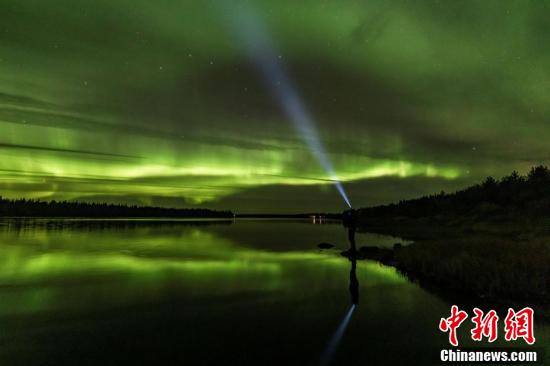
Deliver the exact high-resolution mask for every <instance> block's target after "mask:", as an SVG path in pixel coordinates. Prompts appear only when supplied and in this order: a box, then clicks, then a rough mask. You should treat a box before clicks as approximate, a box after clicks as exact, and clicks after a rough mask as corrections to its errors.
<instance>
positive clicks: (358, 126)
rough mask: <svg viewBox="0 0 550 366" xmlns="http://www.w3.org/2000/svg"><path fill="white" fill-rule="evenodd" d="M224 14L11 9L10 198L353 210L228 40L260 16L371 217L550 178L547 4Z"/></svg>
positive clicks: (3, 172) (4, 114) (5, 50)
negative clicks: (408, 202)
mask: <svg viewBox="0 0 550 366" xmlns="http://www.w3.org/2000/svg"><path fill="white" fill-rule="evenodd" d="M218 5H219V4H218V3H217V2H216V1H214V0H212V1H198V0H197V1H171V0H162V1H156V2H150V1H143V0H131V1H130V0H118V1H105V0H95V1H91V0H89V1H80V0H78V1H77V0H72V1H67V0H54V1H48V2H45V1H38V0H26V1H12V0H1V3H0V13H1V14H2V22H1V24H0V195H2V196H4V197H9V198H15V197H29V198H41V199H58V200H60V199H78V200H85V201H109V202H124V203H139V204H154V205H165V206H173V207H187V206H201V207H208V208H227V209H233V210H235V211H236V212H258V211H263V212H266V211H270V212H299V211H312V210H327V211H331V210H340V209H343V208H344V205H343V202H342V201H341V199H340V197H339V196H338V194H337V193H336V191H335V190H334V188H333V187H332V183H331V182H330V180H328V179H327V178H328V175H327V173H326V172H324V171H323V170H322V168H321V167H320V165H319V163H318V162H317V160H316V159H315V158H314V157H313V155H312V154H311V152H310V151H309V149H308V148H307V146H306V145H305V144H304V142H303V141H302V140H301V138H300V137H299V136H298V135H297V133H296V131H295V130H294V129H293V127H292V125H291V123H290V122H289V121H288V120H286V118H285V115H284V113H283V112H282V111H281V110H280V108H279V107H278V106H277V103H276V102H275V101H274V100H273V99H272V97H271V94H270V92H269V90H267V88H266V87H265V85H264V84H263V83H262V81H261V80H260V77H259V76H258V74H257V73H256V71H255V69H254V67H253V66H252V65H251V63H250V60H248V59H247V56H246V55H245V54H244V52H243V51H242V48H241V47H240V45H239V44H238V43H239V42H238V40H237V39H235V37H233V36H232V34H231V32H229V31H228V29H227V24H226V22H225V20H224V19H226V16H225V15H230V16H231V15H232V14H225V15H224V14H220V12H221V9H222V8H223V9H224V11H227V9H231V10H232V11H234V12H235V14H240V13H241V12H242V10H243V6H254V8H255V9H256V11H257V13H258V14H259V16H260V17H261V20H262V21H263V22H265V25H266V27H267V28H268V29H269V30H270V32H271V35H272V37H273V39H274V42H275V43H276V44H277V47H278V49H279V50H280V55H279V60H280V62H282V63H284V65H285V67H286V68H287V69H288V70H289V72H290V74H291V77H292V79H293V81H294V83H295V84H296V85H297V86H298V88H299V93H300V95H301V96H302V97H303V100H304V102H305V103H306V104H307V106H308V108H309V110H310V111H311V112H312V114H313V116H314V118H315V120H316V123H317V126H318V128H319V132H320V134H321V137H322V140H323V143H324V144H325V146H326V148H327V150H328V151H329V153H330V158H331V160H332V161H333V163H334V166H335V168H336V171H337V175H338V176H339V178H340V179H341V180H342V181H343V182H344V185H345V187H346V190H347V191H348V194H349V196H350V199H351V201H352V203H353V204H354V205H355V206H369V205H375V204H380V203H386V202H391V201H395V200H399V199H404V198H410V197H415V196H418V195H421V194H427V193H433V192H438V191H440V190H454V189H458V188H460V187H464V186H466V185H468V184H471V183H474V182H477V181H479V180H480V179H482V178H483V177H485V176H487V175H496V176H500V175H503V174H506V173H509V172H510V171H512V170H514V169H515V170H518V171H520V172H525V170H526V169H527V168H528V167H530V166H532V165H534V164H541V163H542V164H548V163H549V162H550V146H549V145H548V143H547V141H548V139H549V138H550V125H549V124H548V122H549V117H550V104H549V103H548V100H549V97H550V94H549V90H550V69H549V68H548V65H550V49H549V48H548V47H547V45H546V44H547V40H548V39H550V18H549V17H548V14H550V12H549V11H550V3H549V2H545V1H527V0H526V1H460V2H454V1H435V0H434V1H414V2H412V1H391V2H390V1H359V0H354V1H352V0H341V1H321V0H316V1H309V0H307V1H306V0H304V1H299V2H297V1H291V0H278V1H275V0H269V1H268V0H265V1H263V0H262V1H260V0H258V1H248V2H244V1H233V5H232V6H231V7H220V6H218Z"/></svg>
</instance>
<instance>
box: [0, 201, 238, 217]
mask: <svg viewBox="0 0 550 366" xmlns="http://www.w3.org/2000/svg"><path fill="white" fill-rule="evenodd" d="M0 216H2V217H96V218H97V217H129V218H133V217H134V218H135V217H141V218H145V217H166V218H230V217H233V212H231V211H214V210H208V209H198V208H164V207H151V206H137V205H133V206H128V205H122V204H109V203H86V202H72V201H40V200H32V199H15V200H9V199H4V198H2V196H0Z"/></svg>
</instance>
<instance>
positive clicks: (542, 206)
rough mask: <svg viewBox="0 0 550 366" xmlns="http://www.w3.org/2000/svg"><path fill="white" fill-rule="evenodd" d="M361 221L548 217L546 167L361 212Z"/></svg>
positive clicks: (549, 188)
mask: <svg viewBox="0 0 550 366" xmlns="http://www.w3.org/2000/svg"><path fill="white" fill-rule="evenodd" d="M360 215H361V216H362V217H364V218H371V217H372V218H375V217H376V218H383V217H398V216H402V217H410V218H423V217H435V216H472V215H476V216H478V217H480V218H484V217H485V218H491V217H503V216H506V217H510V218H520V217H521V218H523V219H526V218H543V217H546V218H548V217H550V170H549V169H548V167H546V166H542V165H540V166H536V167H533V168H531V170H530V171H529V173H528V174H527V175H525V176H523V175H520V174H518V172H516V171H514V172H512V174H510V175H508V176H505V177H503V178H501V179H500V180H496V179H494V178H493V177H488V178H486V179H485V181H484V182H483V183H480V184H475V185H473V186H470V187H468V188H466V189H463V190H460V191H457V192H455V193H444V192H441V193H439V194H434V195H429V196H424V197H421V198H417V199H411V200H403V201H400V202H399V203H392V204H389V205H383V206H377V207H369V208H363V209H361V210H360Z"/></svg>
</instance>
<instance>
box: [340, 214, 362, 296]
mask: <svg viewBox="0 0 550 366" xmlns="http://www.w3.org/2000/svg"><path fill="white" fill-rule="evenodd" d="M342 222H343V224H344V227H346V228H347V229H348V240H349V246H350V249H349V251H348V255H347V257H348V259H349V260H350V261H351V270H350V272H349V293H350V295H351V303H352V304H353V305H357V304H358V303H359V281H358V280H357V246H356V244H355V231H356V230H357V211H355V210H354V209H350V210H347V211H344V213H343V214H342Z"/></svg>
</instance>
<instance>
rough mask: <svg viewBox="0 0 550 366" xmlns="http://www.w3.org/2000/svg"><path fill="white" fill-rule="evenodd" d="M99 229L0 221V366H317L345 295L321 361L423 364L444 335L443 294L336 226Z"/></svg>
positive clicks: (370, 238)
mask: <svg viewBox="0 0 550 366" xmlns="http://www.w3.org/2000/svg"><path fill="white" fill-rule="evenodd" d="M109 225H111V224H110V223H104V224H101V225H100V226H99V227H97V226H95V227H94V228H90V227H86V226H82V225H81V224H78V225H76V226H74V225H72V224H68V223H58V224H55V225H54V226H51V225H50V226H48V225H45V224H44V223H39V224H38V225H36V226H33V225H30V224H28V223H27V224H26V225H19V226H16V227H18V229H14V228H13V226H11V228H6V227H7V226H6V225H2V226H1V227H0V299H1V301H0V329H2V332H0V344H1V347H0V364H1V365H3V366H12V365H14V366H15V365H35V364H43V363H42V361H43V360H49V362H50V364H55V365H56V366H57V365H74V364H75V360H87V361H83V363H79V364H84V365H85V364H86V362H88V363H87V364H90V365H99V364H101V365H127V364H174V363H179V364H184V363H185V364H198V363H201V364H220V363H223V364H227V363H228V362H230V363H233V364H242V365H248V364H262V365H265V364H267V365H269V364H277V365H280V364H289V363H292V364H300V365H309V364H317V363H318V362H319V358H318V356H319V354H320V353H321V352H322V350H323V349H324V347H325V346H326V342H327V340H328V339H329V338H330V336H331V335H332V334H334V331H335V329H337V328H338V325H339V324H340V323H341V321H342V316H343V315H344V314H346V312H347V311H348V309H349V308H350V304H349V303H350V297H351V302H352V304H358V305H357V310H356V311H355V313H354V315H353V318H352V319H351V321H350V323H349V326H348V328H347V330H346V332H345V334H344V335H343V337H344V339H343V342H342V343H341V345H340V346H339V348H338V350H337V352H336V353H335V355H334V357H335V359H334V362H335V364H346V365H354V364H358V365H364V364H369V363H370V364H377V365H385V364H387V365H392V364H399V363H400V362H402V361H403V360H404V359H407V360H414V361H413V362H411V364H415V363H416V364H418V365H429V364H433V362H432V360H431V358H430V356H429V355H430V353H429V352H428V351H429V350H431V349H433V348H434V347H439V346H441V347H443V346H445V344H446V343H445V342H446V336H445V335H444V334H442V335H440V334H439V332H438V331H437V327H436V325H437V322H438V321H439V318H440V316H441V315H442V314H446V313H447V312H448V304H446V303H445V302H443V301H441V300H440V299H438V298H437V297H435V296H433V295H431V294H429V293H427V292H426V291H424V290H422V289H421V288H419V287H418V286H416V285H415V284H412V283H410V282H408V281H407V280H406V279H405V278H404V277H403V276H401V275H400V274H398V273H397V272H396V271H395V270H394V269H393V268H389V267H384V266H381V265H379V264H377V263H373V262H369V261H356V260H355V258H350V259H348V258H344V257H341V256H339V255H338V252H339V251H340V250H344V249H345V248H347V247H348V245H349V243H348V241H347V240H346V231H345V229H344V228H343V227H342V225H341V224H323V225H311V224H308V223H307V222H301V221H294V222H287V221H282V222H267V221H265V220H264V221H251V220H250V221H239V220H237V221H236V222H235V223H234V224H229V225H227V224H218V223H215V224H214V223H207V224H204V223H200V224H198V225H195V223H183V224H182V223H166V222H165V223H163V224H159V223H157V222H155V223H141V224H134V223H131V224H126V223H121V225H122V226H120V225H118V224H115V225H114V226H109ZM22 227H24V228H22ZM55 227H57V228H59V227H60V228H61V229H56V228H55ZM357 237H358V239H359V240H360V241H361V244H366V245H379V244H380V243H381V242H387V243H393V242H395V241H396V240H397V239H396V238H391V237H381V236H375V235H370V234H369V235H365V234H363V233H357ZM322 241H330V242H331V243H334V244H335V245H336V250H333V251H325V252H319V251H318V250H317V247H316V244H317V243H319V242H322ZM350 262H351V263H350ZM350 266H351V268H350ZM348 279H349V286H348ZM359 292H361V295H362V296H364V297H365V298H368V301H361V303H360V304H359ZM381 329H383V330H384V332H383V333H380V330H381ZM237 330H238V332H237ZM541 339H543V337H541ZM396 347H399V349H400V352H399V353H396V352H389V350H394V349H395V348H396ZM289 355H292V356H291V357H292V360H290V361H289ZM228 360H229V361H228Z"/></svg>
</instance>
